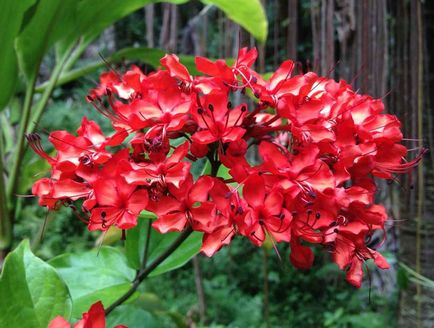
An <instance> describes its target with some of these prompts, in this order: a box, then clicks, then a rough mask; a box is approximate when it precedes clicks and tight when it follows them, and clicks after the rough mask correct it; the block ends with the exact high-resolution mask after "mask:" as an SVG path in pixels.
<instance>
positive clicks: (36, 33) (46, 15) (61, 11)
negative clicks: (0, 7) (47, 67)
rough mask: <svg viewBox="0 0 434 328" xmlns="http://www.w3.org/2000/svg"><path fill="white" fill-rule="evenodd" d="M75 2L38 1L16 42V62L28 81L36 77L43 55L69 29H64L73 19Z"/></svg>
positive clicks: (67, 0)
mask: <svg viewBox="0 0 434 328" xmlns="http://www.w3.org/2000/svg"><path fill="white" fill-rule="evenodd" d="M75 6H76V1H75V0H63V1H59V0H39V1H38V3H37V5H36V7H35V8H34V12H33V15H32V16H31V17H30V19H29V21H28V22H25V23H26V24H25V26H24V28H23V30H22V31H21V33H20V34H19V36H18V37H17V39H16V43H15V48H16V51H17V55H18V62H19V64H20V67H21V69H22V71H23V72H24V75H25V76H26V78H27V79H28V80H31V78H32V77H34V76H36V74H37V73H38V71H39V65H40V64H41V61H42V58H43V57H44V56H45V54H46V52H47V51H48V50H49V49H50V48H51V46H53V45H54V43H56V42H57V41H59V40H60V39H62V38H64V37H66V36H67V35H68V33H71V32H72V31H73V30H65V29H64V28H63V26H64V25H68V24H69V23H71V22H73V20H74V15H73V13H74V8H75Z"/></svg>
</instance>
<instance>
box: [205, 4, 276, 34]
mask: <svg viewBox="0 0 434 328" xmlns="http://www.w3.org/2000/svg"><path fill="white" fill-rule="evenodd" d="M201 1H202V2H203V3H205V4H210V5H215V6H216V7H218V8H220V9H221V10H222V11H223V12H224V13H225V14H226V15H227V16H228V17H229V18H230V19H232V20H233V21H234V22H236V23H238V24H240V25H241V26H242V27H244V28H245V29H246V30H247V31H248V32H250V34H252V35H253V36H254V37H255V38H256V39H257V40H258V41H260V42H265V40H266V39H267V32H268V21H267V16H266V15H265V11H264V8H263V7H262V5H261V1H260V0H201Z"/></svg>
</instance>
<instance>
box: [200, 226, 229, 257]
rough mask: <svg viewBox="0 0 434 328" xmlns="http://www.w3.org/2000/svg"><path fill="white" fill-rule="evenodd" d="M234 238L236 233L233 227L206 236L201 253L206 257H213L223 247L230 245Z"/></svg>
mask: <svg viewBox="0 0 434 328" xmlns="http://www.w3.org/2000/svg"><path fill="white" fill-rule="evenodd" d="M234 236H235V232H234V228H233V227H223V228H221V229H218V230H216V231H214V232H213V233H210V234H205V235H204V236H203V242H202V247H201V248H200V251H201V252H202V253H204V254H205V255H206V256H209V257H211V256H213V255H214V254H215V253H216V252H218V251H219V250H220V249H221V248H222V247H223V245H229V243H230V242H231V240H232V238H233V237H234Z"/></svg>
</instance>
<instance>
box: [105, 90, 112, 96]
mask: <svg viewBox="0 0 434 328" xmlns="http://www.w3.org/2000/svg"><path fill="white" fill-rule="evenodd" d="M105 93H106V94H107V96H109V97H110V96H111V95H112V91H111V90H110V89H109V88H106V89H105Z"/></svg>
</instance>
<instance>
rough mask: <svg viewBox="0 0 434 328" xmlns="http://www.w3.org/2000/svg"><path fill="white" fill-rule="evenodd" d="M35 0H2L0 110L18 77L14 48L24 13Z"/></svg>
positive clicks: (0, 20)
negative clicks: (0, 84)
mask: <svg viewBox="0 0 434 328" xmlns="http://www.w3.org/2000/svg"><path fill="white" fill-rule="evenodd" d="M35 2H36V0H20V1H16V0H4V1H2V5H1V11H0V22H1V28H0V40H1V47H0V76H1V77H2V86H1V88H0V111H1V110H2V109H3V108H4V107H5V106H6V105H7V103H8V102H9V100H10V98H11V96H12V94H13V93H14V89H15V84H16V82H17V77H18V69H17V68H18V66H17V57H16V54H15V49H14V42H15V38H16V36H17V35H18V33H19V31H20V28H21V23H22V20H23V16H24V13H25V12H26V10H27V9H29V8H30V6H32V5H33V4H34V3H35Z"/></svg>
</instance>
